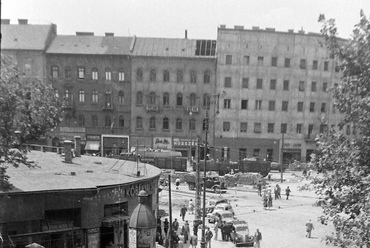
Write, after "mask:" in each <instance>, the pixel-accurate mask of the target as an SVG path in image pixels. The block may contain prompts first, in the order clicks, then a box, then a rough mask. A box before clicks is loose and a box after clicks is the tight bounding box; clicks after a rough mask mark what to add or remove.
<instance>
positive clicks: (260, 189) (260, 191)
mask: <svg viewBox="0 0 370 248" xmlns="http://www.w3.org/2000/svg"><path fill="white" fill-rule="evenodd" d="M257 190H258V192H257V193H258V196H262V184H261V182H258V183H257Z"/></svg>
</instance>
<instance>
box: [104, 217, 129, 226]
mask: <svg viewBox="0 0 370 248" xmlns="http://www.w3.org/2000/svg"><path fill="white" fill-rule="evenodd" d="M129 219H130V216H127V215H112V216H108V217H105V218H104V219H103V221H102V223H101V224H102V226H104V227H112V226H119V225H123V223H124V222H125V220H129Z"/></svg>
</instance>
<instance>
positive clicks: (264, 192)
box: [257, 182, 291, 209]
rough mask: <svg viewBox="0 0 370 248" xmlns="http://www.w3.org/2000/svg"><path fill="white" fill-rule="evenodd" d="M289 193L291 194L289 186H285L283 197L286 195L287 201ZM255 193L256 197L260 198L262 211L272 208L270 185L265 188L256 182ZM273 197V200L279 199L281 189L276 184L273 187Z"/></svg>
mask: <svg viewBox="0 0 370 248" xmlns="http://www.w3.org/2000/svg"><path fill="white" fill-rule="evenodd" d="M290 192H291V190H290V188H289V186H287V188H286V189H285V195H286V199H287V200H288V199H289V196H290ZM257 193H258V196H261V197H262V205H263V208H264V209H267V208H272V206H273V204H272V201H273V199H272V189H271V185H269V186H266V185H262V183H261V182H258V184H257ZM274 196H275V197H274V198H275V200H278V199H281V187H280V186H279V184H276V186H275V187H274Z"/></svg>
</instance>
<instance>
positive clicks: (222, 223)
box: [220, 221, 226, 241]
mask: <svg viewBox="0 0 370 248" xmlns="http://www.w3.org/2000/svg"><path fill="white" fill-rule="evenodd" d="M225 226H226V222H225V221H224V222H221V226H220V229H221V236H222V241H225Z"/></svg>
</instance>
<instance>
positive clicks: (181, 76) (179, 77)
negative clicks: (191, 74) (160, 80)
mask: <svg viewBox="0 0 370 248" xmlns="http://www.w3.org/2000/svg"><path fill="white" fill-rule="evenodd" d="M183 80H184V72H183V71H182V70H177V72H176V82H178V83H182V82H183Z"/></svg>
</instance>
